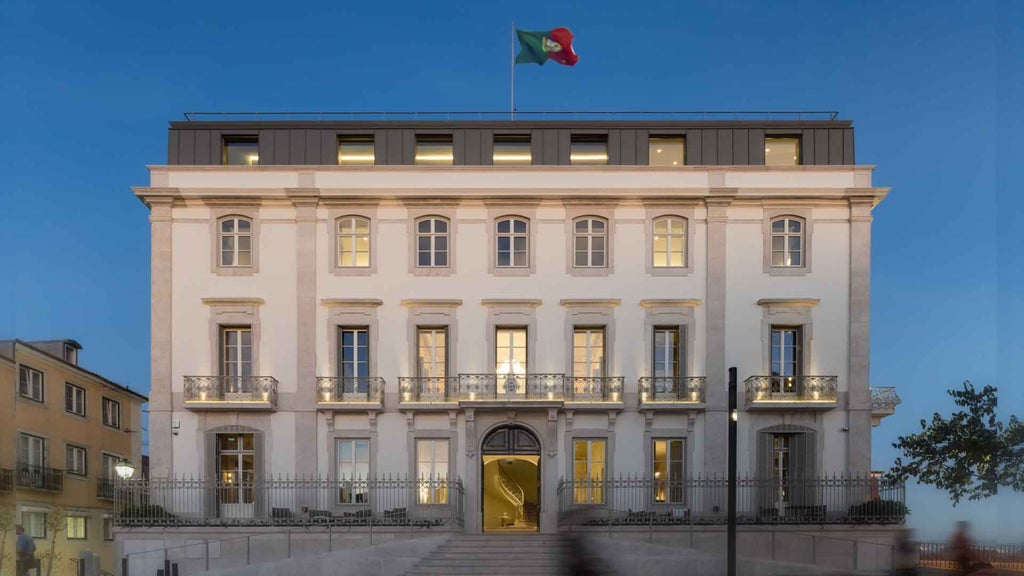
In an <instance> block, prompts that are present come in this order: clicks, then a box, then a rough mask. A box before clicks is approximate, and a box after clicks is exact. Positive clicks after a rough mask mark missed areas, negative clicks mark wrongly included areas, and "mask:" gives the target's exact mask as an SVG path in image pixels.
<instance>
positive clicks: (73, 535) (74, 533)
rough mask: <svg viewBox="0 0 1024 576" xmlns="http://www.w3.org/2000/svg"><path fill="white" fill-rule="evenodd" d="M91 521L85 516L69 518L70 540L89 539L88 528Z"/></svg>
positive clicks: (68, 534)
mask: <svg viewBox="0 0 1024 576" xmlns="http://www.w3.org/2000/svg"><path fill="white" fill-rule="evenodd" d="M88 524H89V519H88V518H86V517H85V516H72V515H69V516H68V532H67V538H68V540H85V539H86V538H88V535H87V532H86V527H87V526H88Z"/></svg>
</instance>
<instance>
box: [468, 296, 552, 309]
mask: <svg viewBox="0 0 1024 576" xmlns="http://www.w3.org/2000/svg"><path fill="white" fill-rule="evenodd" d="M543 302H544V301H543V300H541V299H540V298H535V299H534V298H485V299H483V300H481V301H480V305H481V306H529V307H531V308H536V307H538V306H540V305H541V304H543Z"/></svg>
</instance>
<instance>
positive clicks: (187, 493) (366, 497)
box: [114, 476, 465, 528]
mask: <svg viewBox="0 0 1024 576" xmlns="http://www.w3.org/2000/svg"><path fill="white" fill-rule="evenodd" d="M463 498H464V490H463V486H462V481H461V480H460V479H456V480H448V479H446V478H398V477H390V476H389V477H378V478H356V479H351V480H324V479H298V480H293V479H283V478H277V479H270V480H256V481H252V482H227V481H221V480H206V479H184V478H158V479H149V480H146V479H140V480H127V481H117V482H116V483H115V490H114V523H115V524H116V525H118V526H221V525H227V526H240V525H253V526H293V525H309V524H327V525H333V526H341V525H344V526H368V525H372V526H449V527H454V528H461V527H462V526H463V523H464V516H465V509H464V502H463Z"/></svg>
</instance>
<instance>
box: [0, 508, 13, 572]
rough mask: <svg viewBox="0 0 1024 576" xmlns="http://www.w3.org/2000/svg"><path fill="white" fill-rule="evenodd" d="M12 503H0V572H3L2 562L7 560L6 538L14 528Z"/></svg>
mask: <svg viewBox="0 0 1024 576" xmlns="http://www.w3.org/2000/svg"><path fill="white" fill-rule="evenodd" d="M14 517H15V513H14V505H12V504H3V505H0V574H3V572H4V562H6V560H7V539H8V536H9V535H10V533H11V531H12V530H14Z"/></svg>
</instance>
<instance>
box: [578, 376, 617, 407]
mask: <svg viewBox="0 0 1024 576" xmlns="http://www.w3.org/2000/svg"><path fill="white" fill-rule="evenodd" d="M622 382H623V378H622V376H567V377H566V384H567V389H566V395H565V396H566V400H571V401H573V402H621V401H622Z"/></svg>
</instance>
